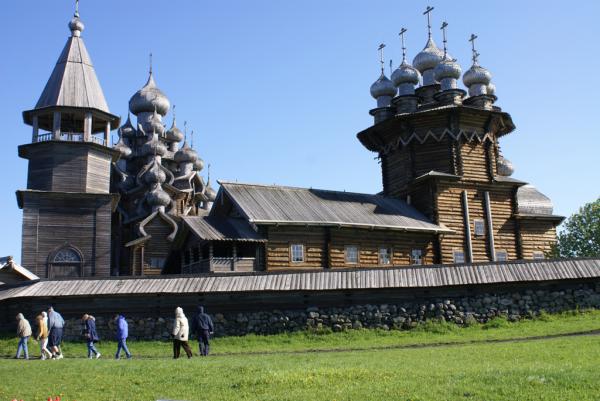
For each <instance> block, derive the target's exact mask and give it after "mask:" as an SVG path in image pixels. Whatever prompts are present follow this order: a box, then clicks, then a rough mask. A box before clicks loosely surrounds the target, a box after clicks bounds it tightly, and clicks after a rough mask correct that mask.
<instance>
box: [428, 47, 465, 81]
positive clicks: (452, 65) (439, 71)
mask: <svg viewBox="0 0 600 401" xmlns="http://www.w3.org/2000/svg"><path fill="white" fill-rule="evenodd" d="M461 73H462V70H461V68H460V65H459V64H458V63H457V62H456V60H454V59H452V58H451V57H450V56H449V55H448V54H446V56H445V57H444V59H443V60H442V61H441V62H440V63H439V64H438V65H436V66H435V68H434V69H433V75H434V77H435V79H436V81H439V82H440V83H441V85H442V88H441V89H442V90H448V89H456V87H457V86H456V80H457V79H460V74H461Z"/></svg>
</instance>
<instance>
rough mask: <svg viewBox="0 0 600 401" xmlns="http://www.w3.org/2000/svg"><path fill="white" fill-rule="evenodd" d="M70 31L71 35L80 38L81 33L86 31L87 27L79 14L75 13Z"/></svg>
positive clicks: (70, 23)
mask: <svg viewBox="0 0 600 401" xmlns="http://www.w3.org/2000/svg"><path fill="white" fill-rule="evenodd" d="M69 29H70V30H71V35H72V36H74V37H80V36H81V32H83V30H84V29H85V25H83V22H81V20H80V19H79V13H78V12H75V15H74V16H73V19H72V20H71V21H69Z"/></svg>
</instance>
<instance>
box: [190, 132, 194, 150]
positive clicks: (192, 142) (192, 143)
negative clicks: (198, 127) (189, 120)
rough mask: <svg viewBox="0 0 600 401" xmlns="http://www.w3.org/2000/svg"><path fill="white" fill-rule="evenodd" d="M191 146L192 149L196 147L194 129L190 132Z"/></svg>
mask: <svg viewBox="0 0 600 401" xmlns="http://www.w3.org/2000/svg"><path fill="white" fill-rule="evenodd" d="M190 147H191V148H192V149H193V148H194V130H192V133H191V134H190Z"/></svg>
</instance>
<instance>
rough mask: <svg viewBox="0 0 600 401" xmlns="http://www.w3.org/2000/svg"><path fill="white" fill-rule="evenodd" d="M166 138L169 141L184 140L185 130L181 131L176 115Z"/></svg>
mask: <svg viewBox="0 0 600 401" xmlns="http://www.w3.org/2000/svg"><path fill="white" fill-rule="evenodd" d="M166 140H167V141H169V142H181V141H182V140H183V132H181V130H180V129H179V128H177V123H176V122H175V117H173V123H172V124H171V128H169V129H168V130H167V133H166Z"/></svg>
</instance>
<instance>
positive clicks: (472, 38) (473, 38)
mask: <svg viewBox="0 0 600 401" xmlns="http://www.w3.org/2000/svg"><path fill="white" fill-rule="evenodd" d="M475 39H477V35H475V34H474V33H472V34H471V37H470V38H469V42H471V51H472V52H473V64H477V57H479V53H477V50H475Z"/></svg>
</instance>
